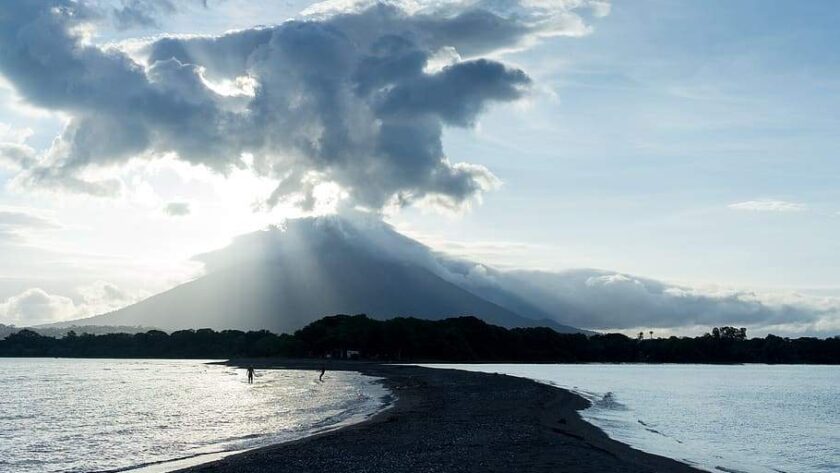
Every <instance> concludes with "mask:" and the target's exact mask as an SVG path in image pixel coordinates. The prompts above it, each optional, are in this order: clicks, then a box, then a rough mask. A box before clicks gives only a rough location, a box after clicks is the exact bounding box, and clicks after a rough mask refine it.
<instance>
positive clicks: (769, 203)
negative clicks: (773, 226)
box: [727, 199, 808, 212]
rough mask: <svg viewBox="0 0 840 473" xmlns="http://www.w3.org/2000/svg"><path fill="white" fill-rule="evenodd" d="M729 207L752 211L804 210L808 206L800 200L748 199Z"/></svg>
mask: <svg viewBox="0 0 840 473" xmlns="http://www.w3.org/2000/svg"><path fill="white" fill-rule="evenodd" d="M727 207H729V208H730V209H733V210H745V211H750V212H804V211H806V210H808V206H807V205H805V204H802V203H798V202H787V201H784V200H770V199H761V200H748V201H745V202H736V203H734V204H729V205H728V206H727Z"/></svg>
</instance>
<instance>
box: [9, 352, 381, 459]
mask: <svg viewBox="0 0 840 473" xmlns="http://www.w3.org/2000/svg"><path fill="white" fill-rule="evenodd" d="M317 378H318V373H317V372H313V371H300V370H265V371H263V370H258V371H257V377H256V379H255V382H254V384H252V385H249V384H247V382H246V378H245V375H244V372H243V371H242V370H237V369H233V368H230V367H226V366H219V365H208V364H205V363H204V362H202V361H196V360H177V361H175V360H90V359H32V358H28V359H8V358H5V359H3V358H0V393H2V395H0V471H4V472H5V471H9V472H15V473H29V472H33V473H34V472H39V473H40V472H83V471H106V470H119V469H126V468H132V467H137V466H140V465H144V464H150V463H156V462H166V461H171V460H174V459H179V458H184V457H194V456H197V455H204V454H212V453H218V452H230V451H238V450H243V449H248V448H254V447H258V446H263V445H267V444H271V443H276V442H280V441H285V440H293V439H297V438H301V437H304V436H307V435H311V434H312V433H316V432H318V431H322V430H326V429H330V428H335V427H336V426H339V425H344V424H347V423H351V422H356V421H359V420H362V419H364V418H366V417H368V416H369V415H370V414H372V413H374V412H376V411H378V410H379V409H381V408H382V406H383V405H384V403H385V402H386V399H387V396H388V392H387V390H386V389H385V388H384V387H382V386H381V385H380V384H379V383H376V382H375V379H374V378H371V377H367V376H363V375H360V374H357V373H351V372H327V375H326V376H325V377H324V382H323V383H320V382H318V379H317ZM165 466H166V465H165V464H164V465H163V468H162V469H166V468H165Z"/></svg>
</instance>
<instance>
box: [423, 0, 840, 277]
mask: <svg viewBox="0 0 840 473" xmlns="http://www.w3.org/2000/svg"><path fill="white" fill-rule="evenodd" d="M838 16H840V8H837V6H836V5H834V4H833V3H832V2H805V3H804V4H801V3H796V2H747V1H738V2H678V1H655V2H618V3H616V4H614V5H613V7H612V12H611V14H610V15H609V16H608V17H606V18H602V19H599V20H598V21H597V22H596V23H595V24H594V28H595V29H594V32H593V33H592V34H591V35H588V36H586V37H584V38H563V39H558V40H556V41H550V42H546V43H544V44H542V45H541V46H540V47H537V48H534V49H533V50H531V51H528V52H525V53H522V54H517V55H514V56H512V57H511V58H510V59H511V60H513V61H515V62H517V63H518V64H521V65H522V66H523V68H524V69H525V70H528V71H529V72H530V73H531V74H532V75H533V76H534V77H535V78H536V80H537V81H538V83H540V84H541V85H542V86H544V87H545V88H546V89H547V91H546V92H544V93H541V94H538V97H535V98H534V99H533V100H532V103H530V104H529V106H528V107H527V108H525V109H524V110H513V111H511V110H509V109H504V110H500V109H497V110H496V111H495V112H493V113H490V114H488V116H486V117H485V118H484V119H482V122H481V127H480V130H478V131H471V130H468V131H460V130H459V131H454V132H452V133H450V134H449V135H448V137H449V138H450V140H449V145H450V147H449V150H450V154H452V155H458V156H461V155H463V156H475V157H480V161H479V162H481V163H483V164H486V165H487V166H488V167H489V168H490V169H492V170H493V171H494V173H496V174H497V175H498V176H499V177H500V178H501V179H502V180H503V181H504V182H505V184H504V187H503V188H502V189H501V190H499V191H497V192H494V193H491V194H488V195H486V196H485V202H484V205H483V206H481V207H480V208H478V209H476V210H474V211H473V212H472V213H470V214H468V215H466V216H464V217H461V218H459V219H457V220H456V221H455V222H454V223H452V224H451V225H440V220H439V219H438V220H436V219H434V218H432V219H430V218H429V216H428V215H425V214H424V215H422V216H421V217H418V218H417V219H416V221H415V220H413V219H412V220H411V222H412V224H414V225H416V226H417V228H418V229H422V231H425V232H429V233H435V232H436V231H437V232H439V229H440V228H448V233H447V234H446V235H445V238H447V239H452V240H458V235H465V234H467V235H470V236H469V237H468V238H466V239H467V240H472V239H478V240H483V239H487V240H503V241H511V242H517V243H523V242H528V243H532V244H534V245H540V246H541V247H545V250H546V251H538V254H535V255H534V257H533V259H531V261H532V262H533V263H535V264H537V265H540V266H547V267H551V268H556V267H563V266H568V265H573V266H581V265H582V266H594V267H602V268H611V269H618V270H623V271H629V272H635V273H641V274H646V275H650V276H654V277H660V278H667V279H677V280H684V281H691V282H694V283H722V284H730V285H737V286H747V287H756V286H759V287H760V286H764V287H777V288H783V287H797V288H823V289H836V288H837V287H838V286H840V280H838V276H837V275H838V274H840V272H838V269H840V246H839V245H838V242H837V240H836V238H834V236H833V235H835V234H836V233H837V231H838V230H840V213H838V212H840V199H839V198H838V197H840V189H838V187H837V185H836V182H837V177H838V175H840V160H838V156H837V153H838V145H840V135H838V133H837V130H838V128H840V126H838V125H840V115H838V113H837V110H838V109H840V107H838V105H840V94H838V93H837V92H838V91H839V90H838V89H839V88H840V81H838V79H837V78H838V77H840V75H838V66H840V51H838V50H837V48H835V47H833V45H834V44H837V42H838V40H840V38H838V36H840V35H838V33H837V30H836V28H834V25H835V24H836V21H837V19H838ZM750 201H782V202H790V203H795V204H799V208H800V210H798V211H770V210H767V211H758V210H756V211H749V210H736V209H733V208H730V207H729V206H730V205H731V204H737V203H741V202H750ZM757 207H761V206H760V205H758V206H757ZM490 235H492V237H491V236H490ZM548 248H552V250H548ZM510 263H511V264H516V262H515V261H511V262H510Z"/></svg>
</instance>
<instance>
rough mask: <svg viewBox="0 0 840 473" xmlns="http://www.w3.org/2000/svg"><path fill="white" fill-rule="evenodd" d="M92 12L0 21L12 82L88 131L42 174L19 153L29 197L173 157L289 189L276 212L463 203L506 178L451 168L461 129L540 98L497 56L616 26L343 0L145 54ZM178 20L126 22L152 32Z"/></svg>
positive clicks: (49, 2)
mask: <svg viewBox="0 0 840 473" xmlns="http://www.w3.org/2000/svg"><path fill="white" fill-rule="evenodd" d="M91 5H92V4H90V3H88V2H85V1H71V0H21V1H16V2H7V3H5V4H4V5H3V6H2V7H0V8H2V10H0V73H2V74H3V75H4V76H5V77H6V79H8V80H9V81H10V82H11V83H12V84H13V86H14V87H15V88H16V90H17V92H18V93H19V94H20V95H21V96H22V97H24V98H25V99H26V100H27V101H29V102H30V103H32V104H34V105H36V106H39V107H43V108H47V109H51V110H60V111H63V112H65V113H67V114H69V115H70V116H71V117H72V119H71V120H70V122H69V124H68V125H67V127H66V128H65V130H64V131H63V133H62V134H61V136H60V137H58V138H57V139H56V141H55V142H54V144H53V146H52V147H51V148H50V149H49V150H48V151H47V152H46V153H44V154H43V156H40V158H39V160H37V161H36V160H35V159H33V157H32V156H31V152H30V150H28V149H27V148H25V147H22V146H21V145H19V144H18V145H17V146H16V147H11V146H6V147H5V148H0V153H2V154H3V155H5V156H6V157H7V158H9V159H8V160H10V161H14V162H16V163H17V165H18V166H19V167H21V168H22V173H21V175H20V176H19V177H18V182H19V183H23V184H29V185H47V186H52V187H61V188H65V189H70V190H72V191H76V192H85V193H90V194H95V195H111V194H114V193H117V192H119V189H120V183H119V182H118V181H115V180H113V179H107V178H102V177H91V175H90V173H89V171H90V170H91V168H96V167H102V166H108V165H119V164H121V163H124V162H126V161H127V160H129V159H131V158H134V157H141V158H150V157H156V156H160V155H163V154H167V153H168V154H175V155H176V156H177V157H179V158H180V159H182V160H185V161H188V162H190V163H193V164H200V165H204V166H207V167H208V168H211V169H213V170H215V171H218V172H220V173H228V172H230V171H231V170H232V169H235V168H244V167H248V166H250V167H252V169H253V170H254V171H255V172H257V173H259V174H260V175H264V176H270V177H273V178H275V179H277V181H278V185H277V188H276V190H275V191H274V193H273V194H272V195H271V196H268V198H267V199H266V203H267V204H268V205H269V206H271V205H275V204H276V203H278V202H279V201H281V200H297V201H298V202H299V204H300V205H301V206H302V207H304V208H311V207H312V206H313V204H314V200H315V197H314V190H315V188H316V187H317V186H318V185H319V184H321V183H325V182H332V183H336V184H338V185H339V186H341V187H342V188H343V189H344V190H345V191H346V192H347V195H348V196H349V198H350V199H351V201H352V202H353V203H355V204H358V205H361V206H365V207H368V208H373V209H378V208H381V207H383V206H384V205H387V204H389V203H398V204H408V203H412V202H416V201H418V200H424V199H431V200H434V201H436V202H439V203H443V204H444V205H449V206H459V205H461V204H462V203H464V202H466V201H468V200H469V199H471V198H472V197H474V196H477V195H479V194H480V192H482V191H483V190H486V189H489V188H491V187H493V186H494V185H495V183H496V179H495V177H494V176H493V175H492V174H491V173H490V171H489V170H487V169H485V168H484V167H481V166H477V165H471V164H466V163H453V162H451V161H450V160H449V159H448V157H447V156H446V154H445V152H444V149H443V145H442V142H441V135H442V130H443V128H444V127H445V126H459V127H464V126H471V125H472V124H474V123H475V121H476V119H477V117H478V116H479V115H480V114H481V113H482V111H483V110H485V109H486V107H487V106H488V105H490V104H492V103H494V102H508V101H512V100H517V99H518V98H520V97H521V96H522V95H523V94H524V93H525V92H526V91H527V89H528V88H529V85H530V83H531V80H530V79H529V77H528V76H527V75H526V74H525V72H523V71H521V70H518V69H515V68H511V67H508V66H505V65H503V64H502V63H500V62H497V61H495V60H489V59H486V58H483V57H485V56H487V55H489V54H492V53H495V52H498V51H500V50H504V49H510V48H517V47H523V46H525V45H528V44H530V43H532V42H533V41H535V40H537V39H538V38H540V37H545V36H552V35H561V34H567V35H579V34H584V33H585V32H586V31H587V27H586V26H585V25H584V22H583V19H582V17H581V15H580V14H578V13H577V12H578V11H583V12H588V13H590V14H591V13H593V9H594V10H596V11H595V13H597V11H602V2H588V1H581V0H578V1H559V0H553V1H534V0H520V1H511V2H489V1H449V2H387V3H372V2H350V3H348V2H342V3H336V2H331V3H329V4H327V5H322V6H321V7H320V8H315V9H313V10H312V12H311V14H310V15H309V16H307V17H303V18H302V19H300V20H295V21H288V22H285V23H282V24H280V25H278V26H273V27H263V28H254V29H249V30H243V31H237V32H233V33H229V34H226V35H223V36H220V37H191V38H182V37H179V38H162V39H159V40H157V41H154V42H151V43H150V44H147V45H146V46H145V47H144V48H140V49H139V50H137V49H136V48H135V50H134V51H133V53H132V55H131V56H129V55H128V54H127V53H125V52H124V51H122V50H120V49H118V48H116V47H110V48H102V47H99V46H96V45H94V44H92V43H91V42H90V41H89V40H88V39H87V38H86V37H85V35H84V32H85V31H88V30H89V29H90V27H91V25H93V24H95V23H96V22H97V21H100V20H101V19H102V17H103V12H102V11H100V10H98V9H96V8H94V7H93V6H91ZM171 5H172V3H171V2H168V1H142V2H140V1H137V2H124V8H123V10H120V11H121V12H124V13H125V15H124V16H125V18H126V21H128V22H135V23H136V22H140V23H144V22H145V23H149V22H150V21H151V20H150V19H148V18H146V17H145V16H144V15H146V14H149V13H150V12H154V10H165V9H166V8H168V7H170V6H171ZM441 57H445V58H449V59H450V62H449V63H444V67H442V68H441V67H439V66H440V64H437V62H439V59H440V58H441ZM463 58H467V59H463ZM433 62H434V63H435V64H432V63H433ZM433 65H434V66H436V67H431V66H433Z"/></svg>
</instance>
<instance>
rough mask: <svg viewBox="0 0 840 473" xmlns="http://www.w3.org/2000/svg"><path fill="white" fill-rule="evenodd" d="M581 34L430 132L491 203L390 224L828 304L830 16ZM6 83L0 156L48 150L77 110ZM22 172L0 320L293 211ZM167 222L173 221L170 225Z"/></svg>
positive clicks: (188, 173)
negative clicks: (459, 118) (510, 96)
mask: <svg viewBox="0 0 840 473" xmlns="http://www.w3.org/2000/svg"><path fill="white" fill-rule="evenodd" d="M103 1H104V0H103ZM99 3H102V1H100V2H99ZM310 3H311V2H303V1H282V2H280V1H269V2H248V1H245V0H226V1H215V2H214V1H210V2H209V8H207V9H205V8H203V7H201V6H199V5H198V4H191V3H185V4H184V5H185V6H183V7H182V8H181V10H180V11H178V12H176V13H172V14H167V15H164V16H163V17H161V18H159V19H158V22H157V23H158V24H157V25H156V26H146V27H142V28H133V29H127V30H116V29H114V28H113V27H109V26H108V25H104V24H98V25H97V27H96V28H97V29H96V32H95V35H94V36H92V37H91V39H90V41H92V42H93V43H95V44H99V45H100V46H103V47H104V46H105V45H111V46H114V45H116V46H117V47H119V48H122V49H123V50H130V49H131V48H132V47H134V46H135V45H136V44H139V43H142V42H144V41H147V42H148V41H150V38H152V37H158V36H161V35H167V34H181V35H184V34H210V35H215V34H221V33H222V32H224V31H227V30H231V29H245V28H249V27H251V26H253V25H256V24H276V23H281V22H282V21H283V20H285V19H287V18H289V17H291V16H294V15H296V14H297V13H298V12H300V11H301V10H303V9H305V8H306V7H308V6H310ZM419 3H421V4H422V3H423V2H419ZM503 3H504V2H503ZM525 3H527V2H525ZM112 4H113V5H117V6H119V5H120V3H119V2H112ZM257 4H259V5H258V6H259V7H257ZM573 11H576V10H573ZM583 18H584V20H585V22H586V24H587V25H588V27H589V28H590V30H589V31H588V33H587V34H583V35H571V36H554V37H542V38H541V39H539V40H538V41H537V42H536V44H531V45H529V46H528V47H525V48H520V50H518V51H515V52H511V51H494V52H492V53H490V54H489V57H491V58H492V59H493V60H496V61H500V62H502V63H504V64H507V65H509V66H511V67H518V68H520V69H522V70H523V71H525V72H526V73H527V74H528V75H529V76H530V78H531V79H532V81H533V85H532V87H531V90H530V92H529V93H528V94H527V95H525V96H524V97H522V98H521V99H519V100H515V101H509V102H506V103H498V104H494V105H491V106H490V107H489V109H488V110H487V111H486V112H485V113H483V114H481V115H480V116H478V117H477V119H476V121H475V125H474V126H473V127H467V128H462V127H457V126H446V127H445V130H444V135H443V136H444V139H443V145H444V150H445V154H446V156H447V157H448V159H449V160H450V161H452V162H468V163H472V164H477V165H481V166H484V167H486V168H487V169H488V170H489V171H490V172H492V173H493V175H495V176H496V177H497V178H498V179H499V180H500V181H501V186H500V187H498V188H497V189H495V190H488V191H486V192H483V193H481V195H480V202H479V201H473V200H470V201H469V202H468V204H469V205H466V206H465V207H464V208H462V209H460V210H458V211H454V212H453V211H441V210H440V209H436V208H431V207H430V206H428V205H423V204H422V203H420V204H417V205H413V206H410V207H407V208H404V209H402V210H394V209H387V210H386V220H388V221H389V222H390V223H392V224H393V225H395V227H396V228H397V229H399V230H401V231H403V232H405V233H407V234H408V235H411V236H414V237H416V238H418V239H420V240H421V241H424V242H426V243H427V244H429V245H431V246H432V247H433V248H436V249H439V250H441V251H446V252H449V253H453V254H456V255H460V256H465V257H469V258H472V259H475V260H478V261H481V262H484V263H487V264H490V265H493V266H497V267H500V268H505V269H513V268H536V269H546V270H564V269H571V268H600V269H607V270H614V271H618V272H622V273H629V274H636V275H642V276H646V277H651V278H656V279H660V280H665V281H669V282H673V283H679V284H684V285H688V286H691V287H714V288H719V287H724V288H734V289H745V290H756V291H761V292H767V293H770V294H789V293H791V292H792V291H797V292H799V293H803V294H810V295H815V296H829V295H833V296H840V276H838V274H840V243H838V240H837V238H836V235H837V234H838V233H840V188H838V186H837V182H838V177H840V159H838V156H837V154H838V150H840V134H838V128H840V126H838V125H840V114H838V112H837V110H840V93H838V92H840V79H838V78H840V50H839V49H838V48H837V47H836V46H835V45H836V44H840V33H838V30H837V28H836V25H837V24H838V20H840V5H838V4H836V2H831V1H822V2H818V1H814V2H795V1H746V0H739V1H723V0H721V1H704V2H694V1H658V0H650V1H620V2H614V3H613V4H612V5H611V8H610V9H609V14H608V15H606V16H599V15H593V14H591V12H590V13H587V14H586V15H584V16H583ZM2 76H3V75H2V73H0V78H2ZM0 80H3V79H0ZM7 82H10V83H9V84H6V85H5V86H4V87H0V142H3V141H6V142H13V143H18V144H20V143H25V144H26V145H28V146H29V147H31V148H33V149H34V150H36V151H37V152H39V153H44V152H45V151H46V150H47V149H48V148H49V147H50V146H51V143H53V140H54V139H55V138H56V136H58V135H59V134H60V133H61V130H62V129H63V128H64V126H65V123H66V122H67V121H68V120H69V119H70V118H71V115H72V114H70V113H68V112H67V111H59V110H50V109H48V108H47V109H45V108H44V107H41V108H38V107H35V106H32V105H30V104H28V103H27V99H26V98H25V97H22V96H21V94H20V93H19V92H17V91H16V89H15V86H14V84H11V81H7ZM19 172H20V170H19V169H15V168H14V167H11V166H7V167H2V166H0V183H2V186H1V187H0V211H2V212H5V215H6V216H7V218H11V217H9V216H11V215H12V214H14V215H16V217H14V218H16V219H17V221H18V222H19V221H20V219H21V218H22V217H20V215H23V214H25V215H29V216H30V217H34V218H37V219H40V220H42V222H41V223H40V224H36V225H29V226H25V225H22V224H20V223H15V224H14V225H16V226H14V227H13V226H12V224H10V223H7V224H6V227H7V230H8V232H9V233H14V234H15V239H14V240H11V239H9V240H8V241H3V242H0V245H2V248H0V251H2V252H3V253H4V254H5V255H7V256H8V258H3V259H4V260H5V263H2V262H0V304H2V301H3V299H4V298H12V297H15V295H17V294H19V293H20V292H21V291H24V290H26V289H27V288H29V289H31V288H33V287H38V288H42V289H44V291H45V292H46V293H48V294H51V295H53V296H56V297H59V296H60V295H64V296H66V298H69V299H70V300H71V302H67V301H60V300H59V302H57V303H59V304H70V305H72V307H75V308H77V309H78V310H80V311H85V310H88V311H93V310H98V308H99V307H104V306H102V304H106V305H107V302H101V301H98V302H97V301H92V302H90V304H88V306H86V307H85V308H81V306H82V305H83V304H84V303H85V302H84V301H82V299H83V298H80V297H81V296H79V294H80V290H79V288H80V287H91V285H98V286H96V287H98V288H100V289H101V287H102V286H103V281H105V282H107V283H108V284H114V285H116V286H119V287H121V288H123V291H124V292H125V293H126V295H125V300H122V301H118V302H114V304H119V303H125V301H127V300H134V299H136V298H138V297H142V295H145V294H149V293H154V292H157V291H159V290H161V289H163V288H166V287H169V286H171V285H172V284H175V283H177V282H179V281H183V280H185V279H186V278H189V277H191V276H193V275H195V274H196V271H198V270H199V269H197V268H196V267H195V265H194V264H193V263H190V262H189V257H190V256H191V255H193V254H196V253H200V252H202V251H207V250H210V249H213V248H217V247H219V246H221V245H224V244H225V243H226V242H227V241H229V240H230V238H232V237H233V236H235V235H237V234H241V233H245V232H248V231H253V230H255V229H258V228H262V227H264V226H265V225H268V224H271V223H276V222H278V221H282V219H283V218H289V217H296V216H300V215H304V214H306V212H303V211H301V210H300V209H299V208H297V207H296V206H295V205H294V204H292V203H289V204H288V205H286V204H281V205H279V206H277V207H275V208H274V209H272V210H270V211H259V212H254V211H253V210H252V208H253V203H254V201H255V200H256V199H259V198H260V197H265V195H267V194H268V193H270V192H271V190H272V188H273V186H274V185H276V182H272V180H271V179H266V178H265V177H264V176H263V177H256V176H253V175H249V174H248V173H247V172H234V173H233V174H231V175H229V176H227V177H225V176H221V175H218V174H214V173H212V172H210V171H208V170H207V169H202V168H198V167H190V166H188V165H186V164H184V163H182V162H178V160H176V159H172V158H171V157H170V158H169V159H164V160H157V161H154V162H153V163H151V164H148V165H146V164H138V163H137V162H136V161H132V162H127V163H125V164H124V165H123V166H122V167H121V168H120V169H119V170H118V174H119V177H120V179H121V180H122V181H123V182H124V183H125V184H127V186H126V192H125V193H124V194H123V195H121V196H120V197H118V198H97V197H90V196H85V195H76V194H73V193H67V192H64V191H57V190H56V189H49V188H47V189H44V188H31V187H28V186H25V185H22V184H20V182H19V180H17V179H16V176H18V174H19ZM103 172H104V171H103ZM325 192H326V191H325ZM169 204H181V207H180V208H183V207H184V206H186V207H187V208H188V209H189V211H188V212H187V214H186V215H170V214H167V213H166V212H165V209H166V208H167V207H168V206H169ZM325 208H326V207H324V208H316V209H315V210H316V212H317V211H319V210H324V209H325ZM162 209H164V210H162ZM324 211H325V210H324ZM3 229H4V228H3V227H0V230H3ZM2 235H3V232H0V236H2ZM129 294H130V295H129ZM774 297H775V296H774ZM780 297H781V296H780ZM91 299H96V297H93V296H91ZM10 300H11V299H10ZM80 301H81V302H80ZM823 302H825V301H823ZM71 303H72V304H71ZM832 303H834V302H832ZM6 304H7V305H8V304H10V302H6ZM96 304H100V305H96ZM7 310H8V309H7ZM74 310H75V309H74ZM0 322H2V320H0Z"/></svg>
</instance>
